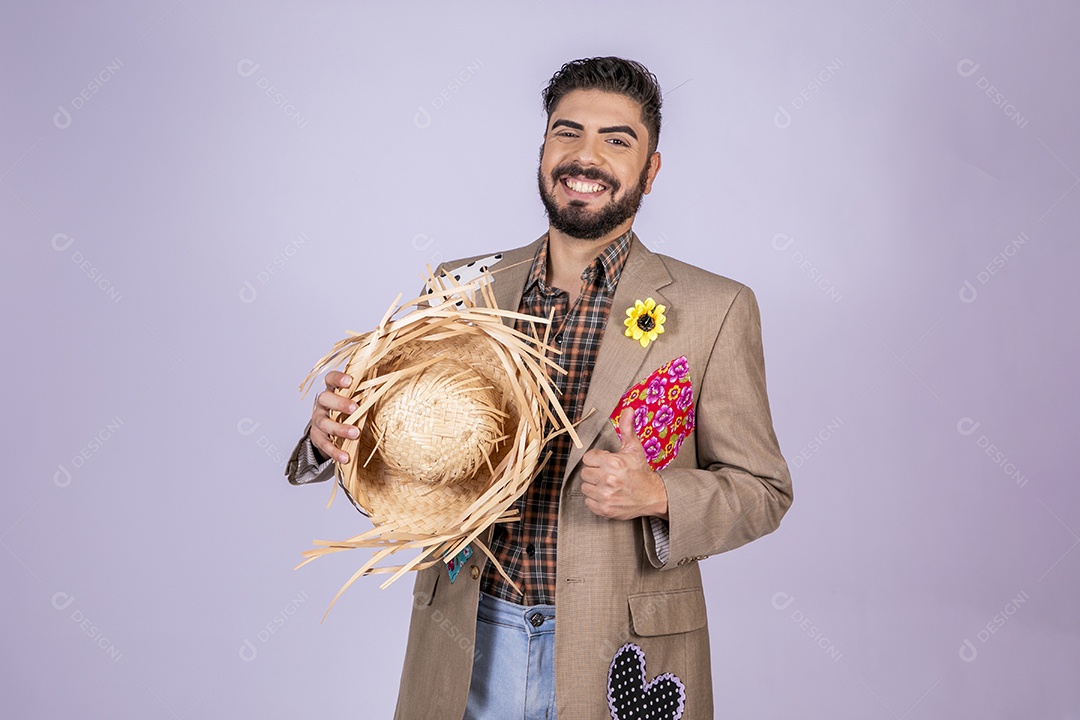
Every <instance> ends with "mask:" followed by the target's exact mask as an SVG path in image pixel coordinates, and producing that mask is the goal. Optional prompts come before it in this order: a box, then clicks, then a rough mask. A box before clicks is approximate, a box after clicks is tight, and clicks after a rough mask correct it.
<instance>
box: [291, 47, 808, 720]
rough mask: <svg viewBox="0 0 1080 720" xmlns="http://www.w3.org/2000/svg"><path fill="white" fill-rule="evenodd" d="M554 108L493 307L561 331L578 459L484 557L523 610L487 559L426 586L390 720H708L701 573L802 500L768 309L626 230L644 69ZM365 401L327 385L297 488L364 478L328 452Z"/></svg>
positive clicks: (551, 445) (425, 575)
mask: <svg viewBox="0 0 1080 720" xmlns="http://www.w3.org/2000/svg"><path fill="white" fill-rule="evenodd" d="M543 100H544V109H545V110H546V112H547V126H546V129H545V134H544V141H543V145H542V146H541V151H540V167H539V171H538V173H537V180H538V183H539V190H540V197H541V199H542V200H543V203H544V207H545V208H546V210H547V215H548V220H549V228H548V231H547V232H546V233H545V234H544V235H542V236H541V237H540V238H539V239H537V240H536V241H534V242H533V243H531V244H529V245H526V246H524V247H520V248H517V249H515V250H509V251H505V252H502V253H501V259H500V260H499V261H498V263H497V264H496V265H494V266H493V267H492V270H493V271H494V272H495V278H496V279H495V282H494V285H493V287H492V289H493V291H494V294H495V296H496V299H497V301H498V303H499V306H500V307H514V308H517V309H518V310H519V311H520V312H522V313H524V314H527V315H532V316H540V317H548V316H552V317H553V318H554V324H553V327H552V330H551V337H552V342H553V343H554V345H555V347H557V348H558V349H559V351H560V352H559V354H557V355H553V356H552V358H553V359H554V360H555V361H556V362H557V363H558V364H559V365H560V366H561V367H562V368H563V369H564V370H566V373H565V374H555V375H554V377H553V378H552V381H553V382H554V384H555V385H556V386H557V387H558V389H559V391H560V392H561V396H560V397H561V401H562V405H563V408H564V410H565V412H566V414H567V415H568V416H569V418H570V419H571V420H572V421H575V422H580V424H579V425H578V434H579V436H580V437H581V440H582V442H583V447H582V448H575V447H573V446H572V445H571V442H570V439H569V437H568V436H566V435H561V436H558V437H556V438H553V439H551V440H550V441H549V442H548V445H547V447H546V448H545V450H546V451H549V452H550V453H551V455H550V458H549V459H548V461H547V462H546V463H545V464H544V466H543V468H542V470H541V472H540V475H539V476H538V477H537V478H536V479H535V480H534V481H533V483H532V484H531V485H530V486H529V489H528V490H527V492H526V493H525V495H523V496H522V497H521V499H520V500H519V501H518V503H517V506H516V507H517V510H518V513H519V515H520V520H519V521H517V522H513V523H502V524H498V525H496V526H494V527H493V529H492V531H491V532H490V535H489V536H488V537H487V538H485V540H486V542H487V545H488V547H489V548H490V549H491V551H492V553H493V554H494V555H495V557H496V558H497V559H498V560H499V562H500V564H501V565H502V567H503V568H504V569H505V570H506V572H507V574H508V576H509V577H510V578H511V579H512V580H514V582H515V583H516V585H517V587H519V588H520V589H521V592H519V591H518V590H517V589H515V587H514V586H513V585H511V584H510V583H508V582H506V580H505V579H503V578H502V577H501V576H500V574H499V573H498V572H497V571H496V570H495V569H494V567H493V565H492V564H491V563H490V562H487V563H486V564H484V563H483V562H482V560H480V559H479V558H483V557H484V556H483V554H482V553H481V552H474V553H473V554H472V560H471V564H470V565H469V566H468V572H462V573H461V574H460V575H457V574H454V575H451V574H450V573H449V572H448V570H447V568H446V567H443V566H435V567H432V568H429V569H427V570H423V571H421V572H419V573H418V574H417V579H416V586H415V589H414V602H413V608H414V609H413V615H412V622H411V627H410V631H409V641H408V647H407V650H406V657H405V667H404V670H403V672H402V678H401V686H400V692H399V696H398V708H397V713H396V717H397V718H400V719H401V720H430V719H432V718H438V719H441V718H449V719H451V720H457V718H462V717H464V718H467V719H488V718H491V719H498V720H504V719H505V718H555V717H556V715H557V716H558V717H561V718H563V720H592V719H596V720H600V719H602V718H603V719H608V718H615V719H616V720H620V719H623V720H625V719H627V718H631V717H655V718H672V719H673V720H704V719H706V718H712V717H713V695H712V675H711V671H710V664H709V631H708V626H707V623H706V612H705V597H704V594H703V591H702V583H701V574H700V571H699V568H698V563H699V562H700V561H702V560H704V559H705V558H707V557H708V556H710V555H715V554H717V553H721V552H725V551H727V550H731V549H734V548H737V547H739V546H741V545H743V544H745V543H747V542H750V541H752V540H754V539H756V538H758V537H761V536H762V535H765V534H767V533H769V532H772V531H773V530H774V529H776V527H777V526H778V525H779V523H780V520H781V518H782V517H783V515H784V513H785V512H786V511H787V509H788V507H789V506H790V504H791V500H792V493H791V480H790V475H789V473H788V468H787V464H786V462H785V461H784V458H783V456H782V455H781V453H780V448H779V446H778V444H777V441H776V436H775V434H774V432H773V427H772V419H771V415H770V411H769V402H768V397H767V394H766V387H765V363H764V356H763V353H762V347H761V327H760V318H759V314H758V307H757V302H756V300H755V298H754V295H753V293H752V292H751V290H750V289H749V288H747V287H746V286H744V285H742V284H740V283H737V282H735V281H733V280H730V279H727V278H725V277H721V276H719V275H715V274H712V273H710V272H707V271H705V270H702V269H699V268H696V267H693V266H691V265H687V264H685V263H682V262H679V261H677V260H674V259H672V258H669V257H665V256H661V255H656V254H654V253H652V252H650V251H649V250H648V249H647V248H646V247H645V246H644V245H643V244H642V243H641V241H640V240H638V238H637V236H636V235H635V234H634V232H633V230H632V226H633V222H634V217H635V215H636V213H637V211H638V208H639V206H640V205H641V201H642V198H643V196H644V195H647V194H648V193H649V192H650V191H651V190H652V186H653V183H654V181H655V180H656V177H657V173H658V172H659V171H660V153H659V152H657V144H658V141H659V135H660V105H661V93H660V88H659V85H658V83H657V81H656V78H655V77H654V76H653V75H652V74H651V73H650V72H649V71H648V70H647V69H646V68H645V67H643V66H642V65H640V64H639V63H636V62H633V61H629V60H623V59H621V58H613V57H604V58H590V59H584V60H576V61H574V62H570V63H567V64H566V65H564V66H563V67H562V68H561V69H560V70H559V71H558V72H557V73H556V74H555V75H554V77H552V78H551V81H550V82H549V84H548V86H547V88H546V89H545V90H544V94H543ZM478 257H483V256H478ZM474 259H476V258H464V259H462V260H460V261H458V262H457V263H448V264H447V265H446V268H447V270H448V271H452V270H453V269H455V268H457V267H458V266H463V265H466V264H467V263H469V262H471V261H472V260H474ZM500 266H501V268H500ZM519 324H521V323H519ZM520 329H523V330H525V329H527V328H526V326H525V324H521V328H520ZM349 383H350V379H349V378H347V377H344V376H342V375H341V374H340V373H336V372H331V373H328V374H327V376H326V385H327V391H325V392H323V393H321V394H320V395H319V397H318V399H317V400H316V404H315V407H314V409H313V411H312V420H311V423H310V425H309V427H308V430H307V431H306V432H305V437H304V438H303V440H302V441H301V442H300V443H299V444H298V445H297V449H296V450H295V451H294V453H293V457H292V459H291V460H290V463H289V468H288V474H289V478H290V481H291V482H293V483H296V484H300V483H305V482H311V481H316V480H325V479H328V478H330V477H332V476H333V463H334V462H341V463H345V462H349V461H350V458H348V457H347V456H346V455H344V454H343V453H342V452H341V451H340V450H339V449H337V448H336V447H335V446H334V445H333V444H332V443H331V440H330V438H331V437H332V436H336V437H347V436H349V433H350V430H352V431H353V432H355V429H350V428H348V427H346V426H344V425H340V424H337V423H335V422H333V421H332V420H331V419H330V417H329V411H330V410H336V411H346V412H347V411H348V410H349V408H348V405H349V401H348V400H347V399H345V398H342V397H340V396H338V395H336V394H335V393H334V392H333V389H335V388H338V387H341V386H348V385H349ZM620 409H621V412H618V410H620ZM609 415H611V416H612V417H615V418H617V419H618V430H619V431H618V432H616V428H615V425H614V423H612V422H609V420H608V417H609ZM661 439H662V440H663V442H661ZM646 711H648V712H652V713H653V714H652V715H646V714H645V713H646Z"/></svg>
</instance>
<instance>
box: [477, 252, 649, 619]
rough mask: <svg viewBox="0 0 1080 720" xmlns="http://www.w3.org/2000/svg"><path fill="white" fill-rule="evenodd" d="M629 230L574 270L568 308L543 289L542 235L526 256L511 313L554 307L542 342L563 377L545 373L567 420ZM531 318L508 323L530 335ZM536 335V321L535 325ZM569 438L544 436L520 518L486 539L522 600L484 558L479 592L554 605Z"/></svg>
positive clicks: (575, 415)
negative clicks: (577, 276)
mask: <svg viewBox="0 0 1080 720" xmlns="http://www.w3.org/2000/svg"><path fill="white" fill-rule="evenodd" d="M632 240H633V233H632V232H630V231H627V232H626V234H624V235H622V236H621V237H619V238H618V239H617V240H614V241H613V242H612V243H611V244H610V245H608V246H607V247H606V248H604V250H603V252H601V253H600V255H598V256H597V258H596V259H595V260H593V262H592V264H591V265H589V267H587V268H586V269H585V271H584V272H583V273H581V281H582V284H581V295H580V296H579V297H578V299H577V301H576V302H575V303H574V305H573V307H571V306H570V297H569V295H568V294H567V293H566V292H565V291H563V290H559V289H557V288H552V287H549V286H548V285H547V283H546V280H547V259H548V243H547V241H546V240H545V241H544V243H543V244H541V246H540V249H539V250H538V251H537V253H536V257H535V258H533V263H532V268H531V269H530V271H529V276H528V277H527V278H526V280H525V287H524V290H523V292H522V295H521V305H520V306H519V308H518V310H519V311H520V312H521V313H523V314H526V315H532V316H533V317H543V318H546V317H548V316H549V315H551V314H552V312H554V319H553V323H552V326H551V334H550V336H549V342H550V343H551V344H552V345H553V346H554V347H555V348H556V349H558V350H561V351H562V354H561V355H556V354H551V355H550V357H551V359H552V360H554V361H555V362H557V363H558V364H559V365H560V366H561V367H562V368H563V369H564V370H566V374H565V375H564V374H562V373H553V375H554V377H553V378H552V382H553V384H554V385H555V387H556V388H558V390H559V392H560V393H561V396H562V406H563V410H564V411H565V412H566V415H567V417H569V418H570V421H571V422H577V421H578V420H579V419H581V414H582V406H583V405H584V404H585V396H586V394H587V393H588V391H589V380H590V379H591V378H592V367H593V364H594V363H595V362H596V353H597V351H598V350H599V349H600V341H601V340H602V339H603V337H604V329H605V328H606V327H607V324H608V316H609V315H610V314H611V300H612V298H613V297H614V295H615V286H616V285H617V284H618V282H619V277H620V276H621V275H622V270H623V266H624V265H625V264H626V258H627V256H628V255H629V254H630V245H631V241H632ZM531 325H532V323H530V322H528V321H523V320H518V321H517V323H516V327H517V329H518V330H520V331H521V332H525V333H530V332H531V327H530V326H531ZM540 328H541V332H542V328H543V326H540ZM571 447H572V443H571V440H570V437H569V435H566V434H565V433H564V434H562V435H559V436H558V437H556V438H554V439H552V440H551V441H550V442H549V443H548V445H547V447H546V448H545V450H546V451H550V452H551V457H550V458H549V459H548V461H547V463H545V465H544V466H543V468H542V469H541V471H540V474H539V475H538V476H537V477H536V479H535V480H533V482H532V484H531V485H529V489H528V490H526V491H525V494H524V495H522V496H521V497H520V498H519V499H518V501H517V503H516V505H515V507H516V508H517V511H518V514H519V516H520V518H521V519H520V520H519V521H517V522H513V523H498V524H496V525H495V527H494V529H493V533H492V537H491V552H492V554H493V555H494V556H495V557H496V558H498V560H499V563H500V564H501V565H502V566H503V569H504V570H505V571H506V574H507V575H509V576H510V577H511V578H512V579H513V580H514V581H515V582H516V583H517V584H518V585H519V586H520V587H521V589H522V590H523V591H524V593H525V596H524V598H523V597H522V596H521V595H520V594H519V593H518V592H517V591H516V590H514V588H513V587H511V586H510V585H509V584H508V583H507V582H506V581H505V580H504V579H503V578H502V576H501V575H499V573H498V571H497V570H495V568H494V566H492V564H491V562H490V561H489V562H488V563H487V566H486V567H485V568H484V577H483V580H482V583H481V589H482V590H483V591H484V592H486V593H488V594H489V595H494V596H495V597H498V598H501V599H503V600H507V601H509V602H513V603H519V604H523V605H540V604H546V605H554V604H555V539H556V536H557V534H558V525H559V522H558V520H559V493H560V489H561V487H562V477H563V473H564V472H565V470H566V461H567V459H568V457H569V455H570V448H571Z"/></svg>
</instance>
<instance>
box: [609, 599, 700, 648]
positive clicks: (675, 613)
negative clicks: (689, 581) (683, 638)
mask: <svg viewBox="0 0 1080 720" xmlns="http://www.w3.org/2000/svg"><path fill="white" fill-rule="evenodd" d="M627 600H628V601H629V602H630V624H631V627H633V629H634V633H635V634H637V635H640V636H642V637H652V636H654V635H674V634H676V633H685V632H691V631H692V630H699V629H701V628H703V627H705V593H704V592H703V591H702V590H701V588H689V589H686V590H666V591H662V592H648V593H637V594H635V595H630V596H629V597H628V598H627Z"/></svg>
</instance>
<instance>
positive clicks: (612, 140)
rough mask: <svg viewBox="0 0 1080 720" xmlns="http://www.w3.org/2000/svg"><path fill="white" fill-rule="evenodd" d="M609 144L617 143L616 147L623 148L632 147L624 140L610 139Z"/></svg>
mask: <svg viewBox="0 0 1080 720" xmlns="http://www.w3.org/2000/svg"><path fill="white" fill-rule="evenodd" d="M608 142H610V143H615V144H616V145H622V146H623V147H630V143H628V142H626V141H625V140H623V139H622V138H608Z"/></svg>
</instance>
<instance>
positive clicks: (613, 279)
mask: <svg viewBox="0 0 1080 720" xmlns="http://www.w3.org/2000/svg"><path fill="white" fill-rule="evenodd" d="M636 239H637V236H636V235H634V231H633V230H627V231H626V232H625V233H623V234H622V235H620V236H619V237H617V238H615V239H614V240H612V241H611V243H610V244H609V245H608V246H607V247H605V248H604V249H603V250H602V251H601V252H600V254H599V255H597V256H596V259H595V260H593V262H592V264H590V265H589V267H588V268H586V269H585V272H587V273H595V272H596V269H597V267H598V266H599V269H600V273H601V277H602V279H603V282H604V288H605V289H606V290H607V292H609V293H611V292H614V291H615V286H616V285H618V284H619V278H620V277H621V276H622V271H623V268H624V267H626V258H628V257H629V256H630V248H631V247H633V243H634V241H635V240H636ZM548 241H549V237H548V236H547V235H545V236H544V241H543V242H542V243H540V247H539V248H538V249H537V251H536V255H535V256H534V257H533V261H532V265H531V266H530V268H529V275H528V277H526V278H525V287H524V292H528V291H529V290H530V289H531V288H532V287H533V286H534V285H536V284H537V283H540V284H542V285H543V286H544V287H547V259H548ZM594 277H595V275H594Z"/></svg>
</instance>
